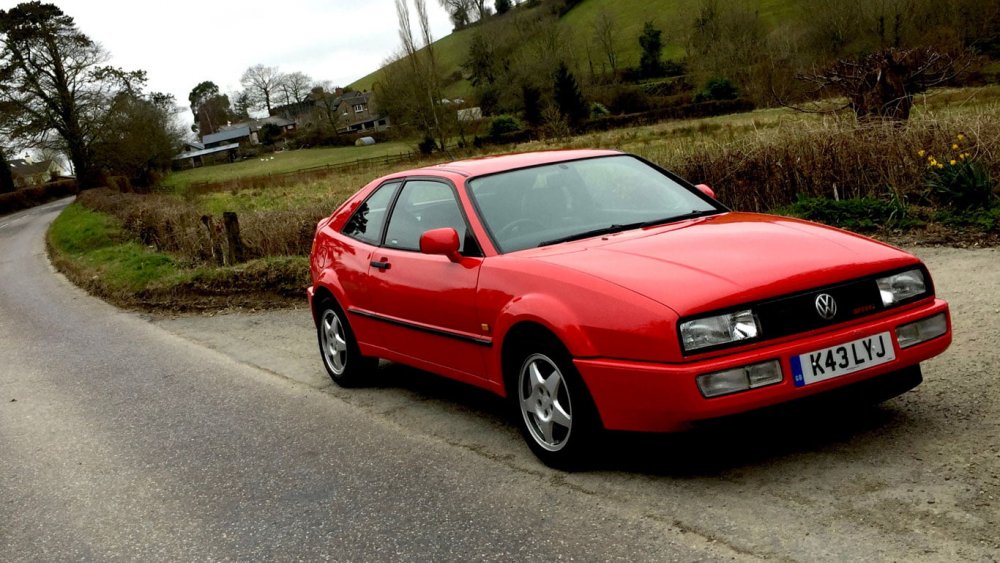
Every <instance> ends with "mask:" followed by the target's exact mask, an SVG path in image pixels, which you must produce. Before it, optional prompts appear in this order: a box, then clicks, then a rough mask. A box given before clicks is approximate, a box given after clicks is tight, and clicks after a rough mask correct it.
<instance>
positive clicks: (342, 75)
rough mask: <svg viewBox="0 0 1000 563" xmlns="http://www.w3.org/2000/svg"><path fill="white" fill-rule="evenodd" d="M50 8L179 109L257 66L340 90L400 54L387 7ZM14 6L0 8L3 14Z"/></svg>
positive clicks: (103, 3)
mask: <svg viewBox="0 0 1000 563" xmlns="http://www.w3.org/2000/svg"><path fill="white" fill-rule="evenodd" d="M51 3H53V4H55V5H57V6H59V8H61V9H62V11H63V12H65V13H66V14H67V15H69V16H71V17H72V18H73V19H74V20H75V21H76V25H77V27H78V28H79V29H80V30H81V31H83V32H84V33H85V34H87V35H88V36H89V37H90V38H91V39H93V40H95V41H97V42H99V43H101V44H102V45H103V46H104V48H105V49H107V50H108V51H109V52H110V53H111V57H112V60H111V64H112V65H114V66H119V67H122V68H124V69H126V70H135V69H142V70H145V71H146V72H147V74H148V78H149V85H148V89H149V90H151V91H158V92H169V93H171V94H173V95H174V96H175V97H176V98H177V102H178V103H179V104H180V105H183V106H185V107H186V106H187V105H188V101H187V98H188V94H189V93H190V92H191V89H192V88H193V87H194V86H195V85H197V84H198V83H199V82H202V81H204V80H211V81H212V82H215V83H216V84H217V85H218V86H219V88H220V89H221V90H222V91H223V92H224V93H230V92H233V91H236V90H237V89H239V88H240V76H241V75H242V74H243V71H244V70H246V69H247V68H248V67H250V66H252V65H255V64H258V63H260V64H264V65H268V66H277V67H278V68H279V69H280V70H281V71H282V72H292V71H301V72H304V73H306V74H308V75H309V76H310V77H312V79H313V80H316V81H320V80H329V81H331V82H333V83H334V85H340V86H343V85H347V84H349V83H351V82H353V81H354V80H357V79H358V78H361V77H362V76H365V75H366V74H368V73H369V72H371V71H373V70H375V69H377V68H379V67H380V66H381V65H382V61H383V60H385V58H386V57H388V56H389V55H390V54H391V53H392V52H393V51H395V50H396V49H397V48H398V47H399V45H400V41H399V34H398V23H397V19H396V9H395V3H394V1H393V0H271V1H268V2H263V1H260V0H236V1H229V2H221V1H218V0H201V1H192V0H172V1H171V0H160V1H155V0H154V1H149V0H131V1H126V0H54V1H52V2H51ZM16 4H18V2H12V1H10V0H0V8H2V9H9V8H12V7H13V6H15V5H16ZM411 4H412V2H411ZM427 7H428V13H429V17H430V21H431V30H432V32H433V35H434V39H440V38H441V37H444V36H445V35H447V34H449V33H451V27H452V26H451V22H450V21H449V20H448V14H447V13H446V12H445V11H444V9H443V8H441V6H440V4H439V3H438V2H437V0H427ZM415 18H416V16H415V15H414V20H415ZM415 23H416V22H415V21H414V24H415Z"/></svg>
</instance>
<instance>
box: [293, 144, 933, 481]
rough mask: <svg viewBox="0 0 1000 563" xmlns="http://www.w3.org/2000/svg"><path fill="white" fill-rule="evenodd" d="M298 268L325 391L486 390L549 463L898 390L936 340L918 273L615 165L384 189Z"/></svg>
mask: <svg viewBox="0 0 1000 563" xmlns="http://www.w3.org/2000/svg"><path fill="white" fill-rule="evenodd" d="M311 273H312V280H313V283H312V286H311V287H310V288H309V290H308V293H309V298H310V303H311V305H312V310H313V314H314V318H315V320H316V325H317V332H318V335H319V346H320V352H321V355H322V358H323V363H324V365H325V366H326V369H327V370H328V371H329V373H330V376H331V377H332V378H333V380H334V381H335V382H336V383H338V384H340V385H344V386H351V385H356V384H358V383H360V382H361V381H363V379H364V377H365V376H366V374H367V373H369V372H371V371H372V370H373V369H374V368H375V366H376V362H377V358H384V359H388V360H391V361H394V362H399V363H402V364H407V365H410V366H414V367H417V368H420V369H423V370H427V371H430V372H434V373H437V374H440V375H443V376H446V377H450V378H454V379H457V380H459V381H463V382H466V383H470V384H472V385H477V386H479V387H483V388H485V389H488V390H490V391H493V392H494V393H497V394H498V395H501V396H506V397H509V398H510V402H511V404H512V406H513V407H514V408H515V409H517V412H518V413H519V414H518V420H519V422H520V426H521V430H522V432H523V434H524V436H525V439H526V441H527V443H528V445H529V446H530V447H531V449H532V450H533V451H534V453H535V454H536V455H537V456H538V457H539V458H540V459H541V460H542V461H544V462H545V463H547V464H550V465H553V466H558V467H568V466H572V465H573V464H575V463H578V462H580V461H583V458H585V456H586V453H587V447H588V443H591V442H592V440H593V439H594V438H595V437H596V436H597V435H598V434H599V433H600V432H601V431H602V430H604V429H607V430H627V431H642V432H669V431H676V430H682V429H685V428H689V427H691V426H692V425H695V424H696V423H699V422H701V421H708V420H712V419H717V418H721V417H726V416H729V415H734V414H738V413H744V412H747V411H752V410H756V409H761V408H763V407H768V406H771V405H777V404H780V403H785V402H789V401H794V400H796V399H800V398H804V397H808V396H812V395H817V394H823V393H828V392H831V391H834V390H842V391H848V392H852V393H853V392H855V391H856V392H858V393H860V392H861V391H870V392H872V393H876V392H877V393H878V394H879V395H878V396H879V398H883V399H884V398H888V397H890V396H894V395H898V394H899V393H902V392H905V391H907V390H909V389H911V388H913V387H915V386H916V385H917V384H919V383H920V381H921V373H920V366H919V362H921V361H922V360H926V359H928V358H931V357H933V356H935V355H937V354H940V353H941V352H943V351H944V350H945V349H946V348H947V347H948V345H949V344H950V342H951V320H950V317H949V313H948V304H947V303H945V302H944V301H942V300H941V299H937V298H936V297H935V295H934V287H933V285H932V283H931V277H930V275H929V274H928V272H927V269H926V268H925V267H924V265H923V264H922V263H921V262H920V260H918V259H917V258H916V257H914V256H912V255H910V254H907V253H906V252H903V251H901V250H899V249H896V248H893V247H891V246H888V245H885V244H882V243H879V242H876V241H873V240H870V239H867V238H865V237H861V236H858V235H854V234H851V233H847V232H844V231H840V230H837V229H833V228H829V227H825V226H821V225H816V224H813V223H809V222H805V221H799V220H795V219H789V218H784V217H776V216H771V215H760V214H751V213H737V212H733V211H730V210H729V209H727V208H726V207H725V206H723V205H722V204H720V203H719V202H718V201H716V200H715V198H714V194H713V193H712V191H711V189H710V188H708V187H707V186H704V185H700V186H697V187H696V186H693V185H691V184H689V183H687V182H685V181H684V180H682V179H680V178H678V177H677V176H675V175H673V174H671V173H669V172H667V171H665V170H662V169H660V168H659V167H657V166H656V165H654V164H652V163H650V162H647V161H645V160H643V159H641V158H639V157H636V156H632V155H628V154H623V153H620V152H615V151H604V150H586V151H580V150H577V151H553V152H538V153H526V154H513V155H505V156H496V157H488V158H480V159H474V160H465V161H459V162H452V163H449V164H441V165H437V166H430V167H427V168H420V169H417V170H410V171H407V172H401V173H398V174H392V175H389V176H385V177H383V178H379V179H377V180H375V181H373V182H371V183H370V184H368V185H367V186H365V187H364V188H362V189H361V190H360V191H359V192H358V193H357V194H355V195H354V196H353V197H351V198H350V199H349V200H347V202H345V203H344V204H343V205H342V206H340V208H338V209H337V210H336V211H335V212H334V213H333V215H331V216H330V217H329V218H327V219H324V220H323V221H321V222H320V223H319V225H318V227H317V231H316V237H315V241H314V243H313V250H312V256H311Z"/></svg>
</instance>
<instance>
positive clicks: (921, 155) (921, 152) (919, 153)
mask: <svg viewBox="0 0 1000 563" xmlns="http://www.w3.org/2000/svg"><path fill="white" fill-rule="evenodd" d="M925 154H927V152H926V151H924V149H920V150H918V151H917V156H919V157H920V158H923V157H924V155H925Z"/></svg>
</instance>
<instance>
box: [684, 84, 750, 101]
mask: <svg viewBox="0 0 1000 563" xmlns="http://www.w3.org/2000/svg"><path fill="white" fill-rule="evenodd" d="M739 95H740V92H739V89H738V88H737V87H736V85H735V84H733V82H732V81H731V80H729V79H728V78H713V79H711V80H709V81H708V83H707V84H705V87H704V88H703V89H702V90H701V91H700V92H698V93H697V94H695V96H694V101H695V102H696V103H697V102H705V101H709V100H735V99H736V98H738V97H739Z"/></svg>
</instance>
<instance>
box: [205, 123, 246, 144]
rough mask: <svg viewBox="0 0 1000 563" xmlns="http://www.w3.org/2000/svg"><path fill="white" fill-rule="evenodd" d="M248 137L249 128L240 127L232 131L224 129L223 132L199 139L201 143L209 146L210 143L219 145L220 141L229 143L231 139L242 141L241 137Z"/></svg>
mask: <svg viewBox="0 0 1000 563" xmlns="http://www.w3.org/2000/svg"><path fill="white" fill-rule="evenodd" d="M249 136H250V126H249V125H244V126H242V127H234V128H232V129H226V130H225V131H219V132H218V133H212V134H211V135H205V136H204V137H202V138H201V142H202V143H204V144H206V145H209V144H212V143H219V142H222V141H231V140H233V139H242V138H243V137H249Z"/></svg>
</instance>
